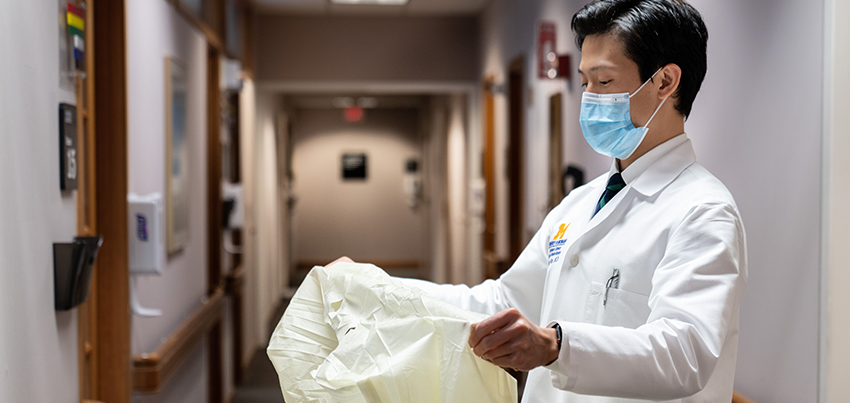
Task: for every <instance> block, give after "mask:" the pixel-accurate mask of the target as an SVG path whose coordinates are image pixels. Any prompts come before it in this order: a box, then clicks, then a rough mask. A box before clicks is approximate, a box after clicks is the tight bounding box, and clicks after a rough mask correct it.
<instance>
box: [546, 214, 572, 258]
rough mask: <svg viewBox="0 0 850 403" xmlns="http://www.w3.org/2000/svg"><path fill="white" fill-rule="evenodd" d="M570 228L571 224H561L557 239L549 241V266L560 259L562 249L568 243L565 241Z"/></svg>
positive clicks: (556, 235)
mask: <svg viewBox="0 0 850 403" xmlns="http://www.w3.org/2000/svg"><path fill="white" fill-rule="evenodd" d="M569 227H570V224H563V223H562V224H561V225H560V226H559V227H558V232H557V233H556V234H555V237H554V238H552V240H551V241H549V253H547V256H548V260H549V264H550V265H551V264H552V263H557V262H558V259H560V257H561V248H562V247H563V246H564V244H565V243H567V240H566V239H564V235H566V234H567V228H569Z"/></svg>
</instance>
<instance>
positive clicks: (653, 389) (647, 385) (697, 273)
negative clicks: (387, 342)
mask: <svg viewBox="0 0 850 403" xmlns="http://www.w3.org/2000/svg"><path fill="white" fill-rule="evenodd" d="M572 29H573V31H574V33H575V34H576V40H577V43H578V45H579V47H580V48H581V50H582V56H581V63H580V66H579V69H580V70H579V72H580V74H581V78H582V83H583V86H584V87H585V93H584V94H583V97H582V106H581V115H580V116H581V117H580V120H581V122H580V123H581V127H582V131H583V133H584V136H585V138H586V139H587V141H588V142H589V143H590V145H591V146H593V148H594V149H595V150H596V151H598V152H600V153H602V154H605V155H608V156H610V157H612V159H613V160H612V164H611V169H610V171H609V172H608V173H606V174H605V175H602V176H600V177H599V178H596V179H595V180H593V181H592V182H590V183H589V184H587V185H586V186H583V187H580V188H577V189H575V190H573V191H572V192H571V193H570V194H569V195H568V196H567V197H566V198H564V200H563V201H562V202H561V203H560V205H558V206H557V207H555V209H553V210H552V211H551V212H550V213H549V214H548V216H547V217H546V219H545V220H544V221H543V225H542V226H541V227H540V230H539V231H538V232H537V234H536V235H535V236H534V237H533V238H532V240H531V242H530V243H529V244H528V246H527V247H526V248H525V250H524V251H523V252H522V254H521V255H520V256H519V258H518V259H517V261H516V262H515V263H514V264H513V266H512V267H511V268H510V269H509V270H508V271H507V272H505V273H504V274H503V275H502V276H501V277H500V278H499V279H498V280H487V281H485V282H484V283H482V284H480V285H478V286H475V287H472V288H469V287H466V286H463V285H436V284H433V283H428V282H422V281H412V283H414V284H416V285H417V286H419V287H421V288H423V289H424V290H426V291H428V292H430V293H432V294H434V295H436V296H438V297H440V298H441V299H443V300H445V301H448V302H450V303H452V304H455V305H457V306H460V307H462V308H466V309H469V310H472V311H477V312H482V313H485V314H489V315H492V316H491V317H490V318H488V319H486V320H484V321H482V322H480V323H478V324H476V325H473V328H472V332H471V335H470V337H469V344H470V346H472V347H473V351H474V352H475V353H476V354H477V355H479V356H480V357H482V358H484V359H487V360H490V361H491V362H493V363H494V364H497V365H499V366H502V367H505V368H514V369H518V370H523V371H530V372H529V375H528V380H527V383H526V387H525V392H524V395H523V401H524V402H636V401H671V402H711V403H717V402H729V401H731V398H732V384H733V380H734V378H735V359H736V355H737V349H738V312H739V305H740V302H741V298H742V294H743V292H744V288H745V287H746V279H747V255H746V241H745V235H744V226H743V223H742V222H741V218H740V214H739V213H738V208H737V206H736V205H735V201H734V200H733V198H732V195H731V194H730V193H729V191H728V190H727V189H726V187H724V186H723V184H722V183H721V182H720V181H719V180H718V179H717V178H715V177H714V176H712V174H711V173H709V172H708V171H707V170H706V169H705V168H703V167H702V166H701V165H699V164H698V163H697V162H696V157H695V154H694V150H693V148H692V146H691V142H690V140H689V139H688V137H687V135H686V134H685V130H684V121H685V118H686V117H687V116H688V114H689V113H690V111H691V106H692V104H693V101H694V98H695V97H696V95H697V92H698V91H699V87H700V84H701V83H702V80H703V78H704V77H705V72H706V65H707V63H706V44H707V39H708V33H707V31H706V28H705V25H704V23H703V21H702V19H701V17H700V15H699V13H698V12H697V11H696V10H695V9H694V8H692V7H691V6H690V5H688V4H686V3H685V2H684V1H681V0H599V1H595V2H593V3H591V4H588V5H587V6H585V7H584V8H583V9H582V10H580V11H579V12H578V13H576V15H575V16H574V17H573V21H572ZM701 135H706V136H710V135H711V133H701Z"/></svg>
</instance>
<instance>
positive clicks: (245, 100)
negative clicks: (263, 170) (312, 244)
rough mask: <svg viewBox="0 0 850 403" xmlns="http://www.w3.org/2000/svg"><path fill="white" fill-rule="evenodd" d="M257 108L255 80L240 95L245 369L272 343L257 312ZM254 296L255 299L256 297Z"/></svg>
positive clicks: (243, 356) (243, 353) (243, 88)
mask: <svg viewBox="0 0 850 403" xmlns="http://www.w3.org/2000/svg"><path fill="white" fill-rule="evenodd" d="M256 107H257V94H256V89H255V87H254V82H253V80H251V79H246V80H245V81H244V84H243V87H242V91H241V92H240V93H239V125H240V127H239V147H240V148H239V151H240V153H241V155H240V158H239V162H240V164H241V167H240V168H241V174H242V175H241V176H242V194H243V198H244V201H245V212H244V213H245V228H244V232H243V235H244V238H243V240H244V242H243V246H242V249H243V250H244V252H245V253H244V254H243V256H242V257H243V258H244V260H243V262H242V264H243V266H244V268H245V284H246V288H247V289H246V290H245V303H244V307H243V315H244V316H243V319H242V324H243V326H242V331H243V334H242V340H244V341H245V342H244V343H243V344H242V346H243V349H242V358H243V359H244V360H245V362H244V363H242V364H243V365H247V364H248V363H249V362H250V360H251V357H253V355H254V351H255V350H256V348H257V347H258V346H259V345H261V344H264V343H268V340H263V339H264V338H265V337H266V336H265V332H264V331H261V330H260V329H262V328H263V326H264V325H263V324H262V323H263V322H264V321H265V319H261V318H260V316H259V314H258V312H257V310H258V307H257V303H258V298H257V295H258V294H259V293H258V291H257V289H258V287H259V286H258V284H260V279H259V278H258V276H257V208H256V203H257V202H256V199H257V197H256V189H257V184H256V183H257V180H256V179H255V176H256V174H257V169H256V163H255V160H254V158H255V157H254V155H255V152H256V151H255V150H256V148H257V147H256V145H255V141H256V133H255V131H254V130H255V127H256ZM252 296H253V297H252Z"/></svg>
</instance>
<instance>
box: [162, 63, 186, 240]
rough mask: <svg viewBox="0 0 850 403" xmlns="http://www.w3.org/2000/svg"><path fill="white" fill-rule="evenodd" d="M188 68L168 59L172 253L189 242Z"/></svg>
mask: <svg viewBox="0 0 850 403" xmlns="http://www.w3.org/2000/svg"><path fill="white" fill-rule="evenodd" d="M186 86H187V84H186V70H185V69H184V68H183V65H182V64H180V63H179V62H178V61H176V60H174V59H173V58H170V57H167V58H166V59H165V222H166V243H167V246H168V253H169V254H171V253H174V252H178V251H180V250H182V249H183V248H184V247H185V246H186V244H187V243H188V242H189V146H188V144H187V143H186V140H187V138H186V102H187V91H186Z"/></svg>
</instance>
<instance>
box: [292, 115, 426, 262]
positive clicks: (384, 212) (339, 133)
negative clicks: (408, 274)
mask: <svg viewBox="0 0 850 403" xmlns="http://www.w3.org/2000/svg"><path fill="white" fill-rule="evenodd" d="M418 113H419V112H418V111H417V110H416V109H369V110H367V111H366V115H365V118H364V120H363V121H362V122H360V123H347V122H345V121H344V119H343V115H342V111H341V110H338V109H298V110H297V112H296V114H295V115H294V116H293V121H294V127H293V143H292V145H293V155H292V160H293V161H292V162H293V165H292V169H293V176H294V180H293V191H294V194H295V196H296V197H297V203H296V204H295V207H294V208H293V212H292V235H293V251H292V253H293V258H294V260H295V261H328V262H329V261H331V260H333V259H335V258H337V257H339V256H341V255H348V256H350V257H352V258H353V259H355V260H358V259H360V260H362V261H400V260H401V261H411V260H413V261H419V262H422V263H425V262H427V261H428V260H429V259H428V256H427V254H428V248H427V243H428V239H427V238H426V235H427V234H426V233H425V219H426V217H428V215H427V211H426V210H425V209H424V208H422V206H420V207H419V208H416V209H412V208H410V207H409V206H408V205H407V202H406V200H405V194H404V191H403V190H404V189H403V183H404V179H403V178H404V170H405V161H407V160H408V159H409V158H415V159H417V160H418V161H419V163H420V165H421V164H422V162H423V161H422V150H421V143H420V138H419V134H420V127H419V123H420V119H419V116H418ZM345 152H364V153H365V154H366V155H367V179H366V180H365V181H359V180H358V181H344V180H342V178H341V161H340V158H341V155H342V154H343V153H345Z"/></svg>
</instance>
